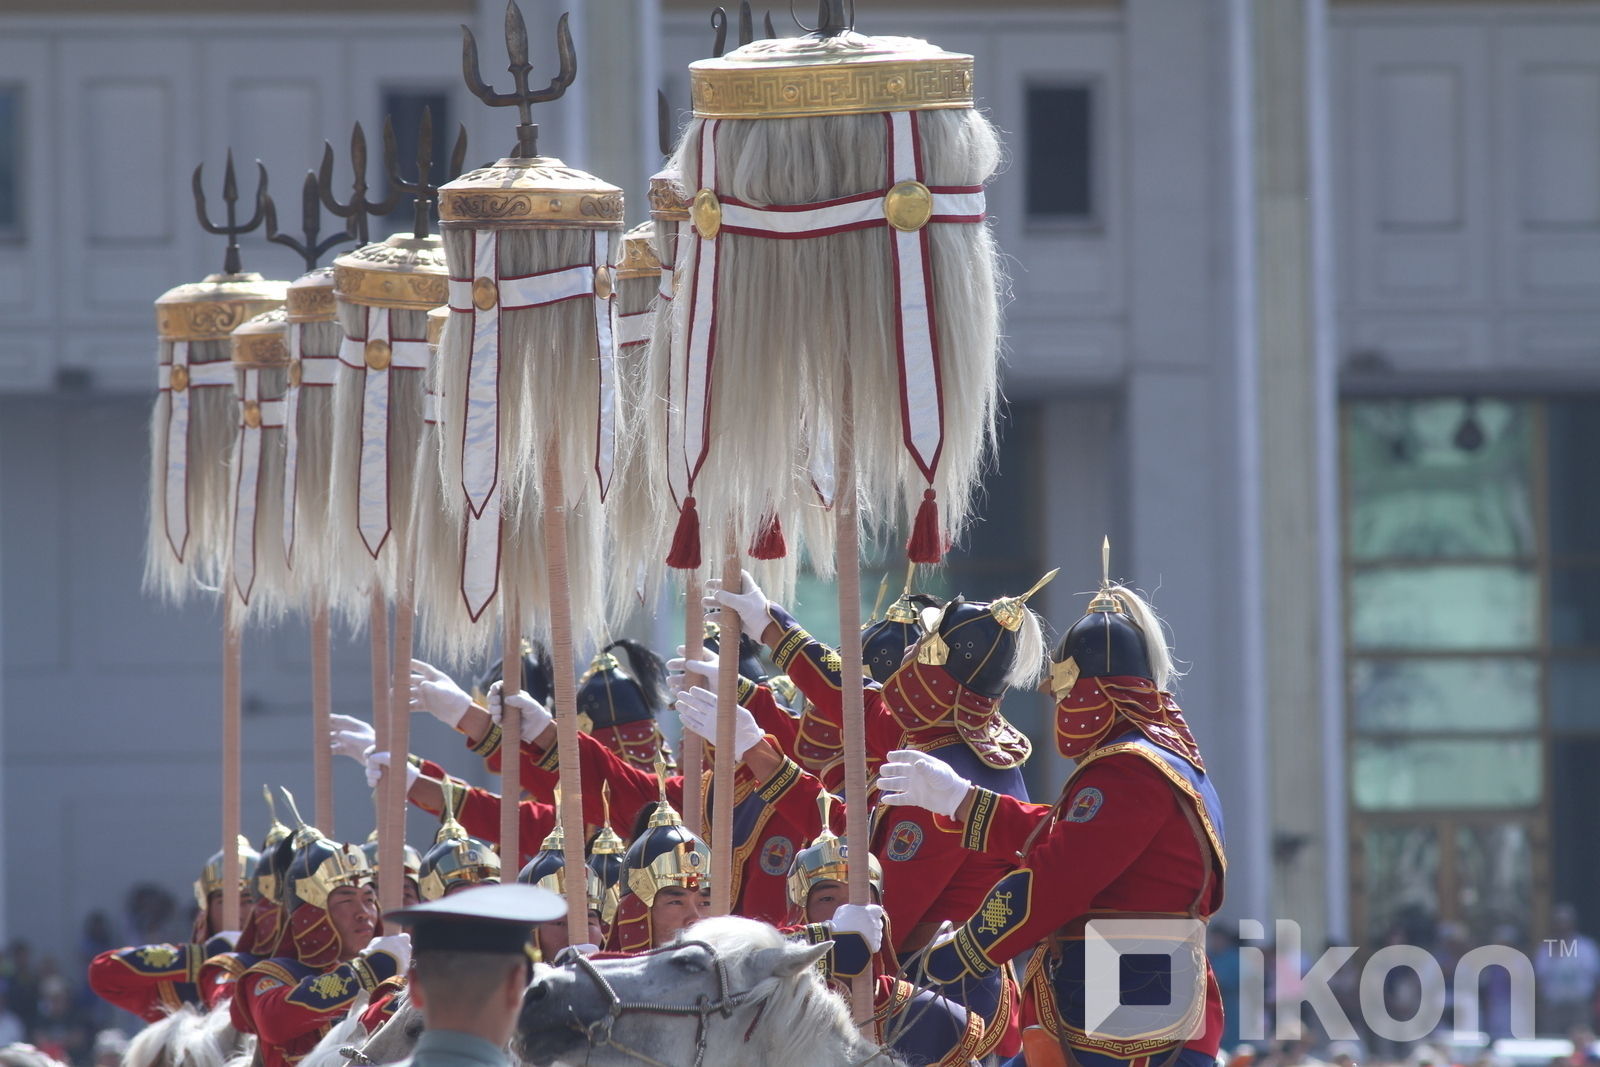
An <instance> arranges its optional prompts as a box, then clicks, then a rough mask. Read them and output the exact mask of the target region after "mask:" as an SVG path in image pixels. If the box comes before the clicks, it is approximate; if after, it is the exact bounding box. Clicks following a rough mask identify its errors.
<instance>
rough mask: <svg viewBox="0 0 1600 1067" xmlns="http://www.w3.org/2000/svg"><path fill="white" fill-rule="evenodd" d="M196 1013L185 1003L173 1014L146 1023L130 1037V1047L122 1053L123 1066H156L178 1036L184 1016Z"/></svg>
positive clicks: (191, 1015)
mask: <svg viewBox="0 0 1600 1067" xmlns="http://www.w3.org/2000/svg"><path fill="white" fill-rule="evenodd" d="M196 1014H197V1013H196V1012H195V1010H194V1008H192V1007H190V1006H189V1005H187V1004H185V1005H183V1006H182V1007H181V1008H179V1009H178V1010H177V1011H175V1012H173V1013H172V1014H170V1015H167V1016H165V1017H164V1018H161V1019H157V1020H156V1021H155V1022H153V1023H150V1024H148V1025H146V1026H145V1027H144V1029H142V1030H140V1031H139V1032H138V1033H137V1034H134V1035H133V1037H131V1038H129V1039H128V1047H127V1049H126V1051H124V1052H123V1053H122V1067H156V1065H157V1064H159V1063H161V1062H162V1057H163V1056H164V1055H166V1053H167V1044H168V1042H169V1041H170V1040H171V1039H172V1038H174V1037H175V1036H176V1034H177V1030H178V1027H179V1026H181V1025H182V1024H183V1021H184V1016H186V1015H187V1016H189V1017H190V1018H193V1017H195V1016H196Z"/></svg>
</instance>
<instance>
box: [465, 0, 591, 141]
mask: <svg viewBox="0 0 1600 1067" xmlns="http://www.w3.org/2000/svg"><path fill="white" fill-rule="evenodd" d="M556 53H557V55H559V56H560V57H561V69H560V71H559V72H557V74H556V76H555V77H554V78H551V79H550V84H549V85H548V86H546V87H545V88H543V89H538V90H532V89H529V88H528V75H529V74H530V73H532V71H533V64H532V63H530V62H528V27H527V24H526V23H524V22H523V21H522V10H521V9H520V8H518V7H517V0H507V3H506V55H507V56H508V57H509V58H510V60H511V64H510V65H509V66H508V67H506V69H507V70H508V71H510V72H511V82H512V85H514V86H515V89H514V90H513V91H512V92H509V93H497V92H495V91H494V90H493V89H491V88H490V87H489V85H488V84H487V83H486V82H484V80H483V77H482V75H480V74H479V73H478V41H477V39H476V38H474V37H473V36H472V31H471V30H470V29H468V28H467V27H465V26H462V27H461V74H462V76H463V77H464V78H465V79H466V82H467V88H468V89H470V90H471V91H472V95H473V96H475V97H477V98H478V99H479V100H482V101H483V102H484V103H485V104H488V105H489V106H490V107H515V108H516V109H517V119H518V122H517V147H516V149H515V151H516V155H517V157H518V158H519V159H532V158H533V157H535V156H537V155H538V154H539V127H538V125H537V124H536V123H535V122H534V121H533V105H534V104H544V103H548V102H550V101H551V100H559V99H561V96H562V94H563V93H565V92H566V91H567V86H569V85H571V84H572V82H573V80H574V79H575V78H577V76H578V52H577V49H575V48H574V47H573V46H572V31H571V30H570V29H568V27H567V15H566V14H565V13H563V14H562V16H561V21H560V22H558V23H557V24H556Z"/></svg>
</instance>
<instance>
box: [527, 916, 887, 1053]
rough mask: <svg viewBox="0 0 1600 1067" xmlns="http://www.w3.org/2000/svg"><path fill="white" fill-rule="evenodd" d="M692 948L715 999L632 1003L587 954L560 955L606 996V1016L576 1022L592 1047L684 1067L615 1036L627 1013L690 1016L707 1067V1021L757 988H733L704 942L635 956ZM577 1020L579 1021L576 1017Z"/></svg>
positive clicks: (750, 1029) (697, 1047) (735, 1007)
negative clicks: (711, 976)
mask: <svg viewBox="0 0 1600 1067" xmlns="http://www.w3.org/2000/svg"><path fill="white" fill-rule="evenodd" d="M690 947H695V948H703V949H705V950H706V952H707V953H708V954H709V955H710V956H711V966H712V969H713V971H714V972H715V974H716V976H717V997H716V999H715V1000H713V999H711V998H710V997H709V996H707V995H706V994H704V993H702V994H700V995H699V996H697V997H695V999H694V1003H693V1004H661V1003H657V1002H655V1001H643V1002H640V1003H637V1004H631V1003H629V1002H627V1001H625V1000H623V999H622V997H621V996H620V995H618V993H617V991H616V989H615V988H613V986H612V985H611V983H610V982H608V981H606V977H605V975H603V974H601V973H600V970H599V968H597V967H596V966H595V965H594V961H593V960H591V959H589V958H588V957H587V956H584V955H582V954H581V953H577V952H568V953H564V954H563V955H562V956H561V957H558V962H560V963H563V964H565V963H571V964H572V965H573V966H575V967H577V969H578V970H579V971H580V972H582V973H583V974H585V975H588V977H589V978H590V979H591V980H592V981H593V982H594V984H595V986H596V987H597V988H598V989H599V990H600V993H601V995H602V996H603V997H605V1000H606V1005H607V1006H606V1013H605V1014H604V1015H603V1016H601V1017H600V1018H599V1019H597V1020H595V1021H594V1022H593V1023H590V1024H589V1025H588V1026H583V1025H582V1024H577V1025H578V1028H579V1029H581V1030H582V1031H583V1032H584V1034H585V1036H587V1037H588V1039H589V1044H590V1047H591V1048H593V1047H604V1048H610V1049H614V1050H616V1051H617V1052H620V1053H622V1054H623V1055H624V1056H627V1057H629V1058H631V1059H635V1060H638V1061H639V1062H640V1063H645V1064H649V1065H650V1067H681V1065H676V1064H669V1063H664V1062H663V1061H661V1060H658V1059H656V1058H655V1057H654V1056H651V1055H649V1054H648V1053H645V1052H642V1051H640V1050H639V1049H636V1048H632V1047H630V1046H628V1045H625V1044H623V1043H622V1042H620V1041H618V1040H617V1039H616V1035H615V1034H614V1032H613V1031H614V1028H615V1027H616V1024H617V1020H618V1019H620V1018H622V1016H623V1015H625V1014H627V1013H628V1012H638V1013H641V1014H645V1015H690V1016H694V1017H695V1035H694V1063H693V1065H692V1067H704V1064H705V1058H706V1040H707V1033H706V1024H707V1023H708V1022H709V1021H710V1019H711V1017H712V1016H713V1015H721V1016H722V1017H723V1018H724V1019H728V1018H731V1017H732V1016H733V1013H734V1012H736V1011H738V1010H739V1009H740V1008H742V1007H744V1005H745V1003H746V1002H747V1001H748V1000H749V999H750V995H751V993H753V992H754V990H753V989H742V990H740V991H739V992H737V993H735V992H732V991H730V989H729V982H728V965H727V964H726V963H725V962H724V961H723V958H722V956H721V954H720V953H718V952H717V950H716V949H714V948H712V947H711V946H710V945H709V944H707V943H706V942H704V941H678V942H675V943H674V944H671V945H664V946H662V947H661V948H655V949H650V950H649V951H647V952H638V953H633V954H632V958H634V959H638V958H640V957H643V956H658V955H661V954H663V953H667V952H676V951H677V950H679V949H681V948H690ZM765 1010H766V1001H765V1000H763V1001H762V1002H761V1005H760V1007H758V1009H757V1010H756V1017H755V1018H754V1019H752V1020H751V1021H750V1026H749V1027H748V1028H747V1029H746V1030H745V1032H744V1039H745V1040H746V1041H749V1040H750V1035H751V1034H752V1033H754V1032H755V1029H756V1026H757V1024H759V1023H760V1022H761V1013H762V1012H763V1011H765ZM574 1022H575V1023H576V1020H574ZM884 1055H886V1053H885V1052H884V1050H883V1049H881V1048H879V1049H876V1050H875V1051H874V1052H873V1053H872V1055H870V1056H868V1057H867V1058H866V1059H865V1060H862V1061H861V1063H860V1064H854V1065H851V1067H864V1065H865V1064H867V1063H870V1062H872V1061H873V1060H875V1059H877V1058H878V1057H879V1056H884Z"/></svg>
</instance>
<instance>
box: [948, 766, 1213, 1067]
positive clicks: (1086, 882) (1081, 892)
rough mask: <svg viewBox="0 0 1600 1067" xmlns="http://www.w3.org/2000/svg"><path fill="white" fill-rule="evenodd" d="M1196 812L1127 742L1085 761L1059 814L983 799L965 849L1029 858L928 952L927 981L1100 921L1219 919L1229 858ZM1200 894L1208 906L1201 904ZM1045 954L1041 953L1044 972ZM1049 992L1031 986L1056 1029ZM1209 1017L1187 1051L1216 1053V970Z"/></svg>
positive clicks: (977, 969) (968, 827) (984, 967)
mask: <svg viewBox="0 0 1600 1067" xmlns="http://www.w3.org/2000/svg"><path fill="white" fill-rule="evenodd" d="M1188 803H1189V801H1187V800H1185V799H1182V792H1181V786H1177V785H1176V784H1175V781H1174V779H1173V776H1172V775H1171V774H1168V773H1166V772H1164V771H1163V769H1162V767H1161V766H1160V765H1159V764H1157V763H1156V762H1155V761H1154V758H1152V757H1148V756H1146V755H1144V754H1142V753H1140V752H1137V751H1133V750H1132V749H1131V747H1130V746H1126V745H1112V746H1108V747H1107V749H1105V750H1102V753H1100V754H1098V755H1097V754H1093V753H1092V754H1090V756H1087V757H1085V758H1084V759H1083V760H1082V761H1081V762H1080V769H1079V770H1078V772H1077V773H1076V774H1075V775H1074V776H1073V777H1072V779H1071V780H1070V781H1069V782H1068V784H1067V788H1066V789H1065V790H1064V791H1063V793H1062V800H1061V802H1060V803H1059V804H1057V805H1056V806H1055V807H1050V806H1047V805H1043V804H1028V803H1024V802H1022V801H1019V800H1017V799H1015V798H1013V797H1007V796H1000V795H997V794H995V793H990V792H988V791H987V790H980V791H979V792H978V794H977V795H976V797H975V799H974V803H973V807H972V812H971V815H970V816H969V818H968V820H967V822H966V824H965V826H964V828H963V836H964V838H965V839H966V841H967V843H968V844H969V845H970V846H971V847H973V848H974V849H977V850H981V851H982V852H984V853H985V854H987V855H991V856H996V857H1010V858H1012V859H1016V858H1017V857H1018V856H1019V854H1020V853H1022V852H1023V850H1024V849H1027V853H1026V858H1025V860H1024V865H1023V866H1021V867H1020V868H1018V869H1017V870H1016V871H1015V872H1014V873H1013V874H1011V875H1009V876H1008V877H1006V878H1004V879H1002V880H1001V881H1000V882H999V883H998V884H996V885H995V886H994V887H993V889H992V891H991V892H990V893H989V894H988V895H987V896H986V898H985V899H984V901H983V902H982V904H981V906H980V907H978V908H975V909H974V914H973V915H972V916H971V917H970V918H969V919H968V920H967V921H966V923H965V924H964V925H963V926H961V927H960V928H959V929H958V930H957V931H956V936H955V939H954V940H953V941H950V942H947V943H945V944H943V945H941V946H940V947H939V948H938V949H935V950H934V951H933V952H932V953H930V954H929V957H928V963H927V969H928V973H929V975H930V977H932V978H934V979H935V980H937V981H940V982H950V981H955V980H957V979H959V978H961V977H963V976H964V975H967V974H971V975H981V974H983V973H986V972H987V971H988V970H992V969H993V968H994V967H996V966H997V965H999V964H1002V963H1004V962H1006V961H1007V960H1010V959H1013V958H1015V957H1017V956H1019V955H1021V954H1022V953H1024V952H1026V951H1027V950H1028V949H1030V948H1032V947H1033V946H1034V945H1037V944H1039V943H1040V942H1041V941H1043V940H1045V939H1047V938H1049V937H1050V936H1051V935H1052V934H1055V933H1057V932H1058V931H1061V930H1062V929H1063V928H1064V927H1065V928H1068V931H1069V935H1070V932H1071V931H1074V930H1076V927H1077V925H1079V924H1081V922H1082V921H1083V920H1085V919H1088V918H1093V916H1094V914H1095V913H1099V912H1122V913H1129V912H1132V913H1156V914H1164V915H1177V916H1182V915H1184V914H1186V913H1188V912H1189V910H1190V909H1191V908H1194V909H1195V911H1196V912H1197V913H1198V914H1199V915H1201V916H1206V915H1210V914H1212V913H1214V912H1215V911H1216V909H1217V908H1218V907H1219V906H1220V905H1221V903H1222V879H1221V877H1220V871H1221V870H1222V869H1223V865H1224V861H1223V860H1222V858H1221V853H1220V849H1218V848H1217V847H1216V846H1215V845H1209V846H1208V845H1207V844H1206V843H1205V841H1204V838H1203V837H1202V836H1197V834H1196V829H1195V827H1196V825H1198V824H1197V823H1192V822H1191V820H1190V817H1189V816H1188V815H1186V814H1185V811H1184V806H1185V805H1186V804H1188ZM1046 820H1049V822H1047V823H1046ZM1041 823H1045V828H1044V830H1043V832H1041V833H1040V835H1039V836H1038V837H1037V838H1036V839H1035V840H1034V841H1033V843H1032V846H1031V848H1030V847H1028V839H1029V836H1030V835H1031V834H1033V833H1034V831H1035V830H1036V829H1039V828H1040V825H1041ZM1211 840H1212V841H1216V838H1215V837H1212V838H1211ZM1208 868H1210V870H1211V874H1210V875H1208V873H1207V871H1208ZM1208 879H1209V881H1208ZM1202 889H1204V890H1205V892H1204V899H1198V898H1199V897H1200V896H1201V893H1202ZM1047 955H1048V953H1044V952H1041V953H1037V954H1036V955H1035V963H1036V965H1042V963H1043V961H1044V958H1045V957H1046V956H1047ZM1039 970H1040V966H1033V967H1030V969H1029V974H1030V979H1037V978H1038V977H1042V976H1041V975H1036V974H1035V972H1036V971H1039ZM1048 984H1049V983H1048V980H1046V981H1045V982H1043V983H1040V982H1038V981H1037V980H1034V981H1030V982H1029V983H1028V985H1029V998H1030V1000H1031V1001H1032V1004H1031V1005H1030V1006H1031V1008H1032V1009H1033V1011H1035V1012H1036V1013H1037V1015H1036V1017H1037V1018H1038V1019H1039V1020H1040V1021H1041V1022H1043V1023H1044V1024H1045V1025H1046V1026H1047V1027H1049V1028H1050V1029H1051V1030H1052V1032H1056V1030H1057V1028H1058V1027H1059V1026H1060V1025H1061V1020H1060V1015H1059V1012H1058V1011H1057V1010H1056V1006H1055V1005H1054V1004H1053V999H1054V995H1053V993H1051V992H1050V991H1049V989H1048V988H1046V987H1047V986H1048ZM1203 1011H1204V1015H1203V1026H1202V1027H1201V1030H1200V1032H1199V1036H1198V1037H1196V1038H1194V1039H1193V1040H1190V1041H1187V1042H1186V1043H1185V1046H1186V1047H1187V1048H1191V1049H1195V1050H1197V1051H1200V1052H1203V1053H1206V1054H1208V1055H1215V1053H1216V1051H1217V1046H1218V1043H1219V1041H1220V1039H1221V1035H1222V1000H1221V996H1220V994H1219V992H1218V989H1217V983H1216V978H1215V976H1213V975H1212V974H1211V973H1210V970H1209V965H1208V967H1207V973H1206V1002H1205V1005H1204V1009H1203ZM1085 1047H1088V1048H1090V1049H1091V1050H1096V1049H1094V1048H1093V1046H1092V1045H1087V1046H1085ZM1168 1047H1170V1045H1169V1046H1168ZM1096 1051H1098V1050H1096ZM1104 1051H1106V1052H1108V1053H1110V1054H1118V1053H1119V1050H1114V1049H1106V1050H1104ZM1127 1051H1128V1050H1120V1052H1121V1054H1124V1055H1125V1054H1126V1053H1127ZM1135 1054H1137V1053H1135Z"/></svg>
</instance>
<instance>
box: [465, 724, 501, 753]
mask: <svg viewBox="0 0 1600 1067" xmlns="http://www.w3.org/2000/svg"><path fill="white" fill-rule="evenodd" d="M500 738H501V731H500V724H499V723H494V724H493V725H491V726H490V727H489V732H488V733H486V734H484V735H483V740H481V741H479V742H478V743H477V744H475V745H473V746H472V751H473V752H475V753H477V754H478V755H480V756H483V757H484V758H485V759H487V758H488V757H490V756H492V755H494V754H495V753H496V752H498V751H500Z"/></svg>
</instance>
